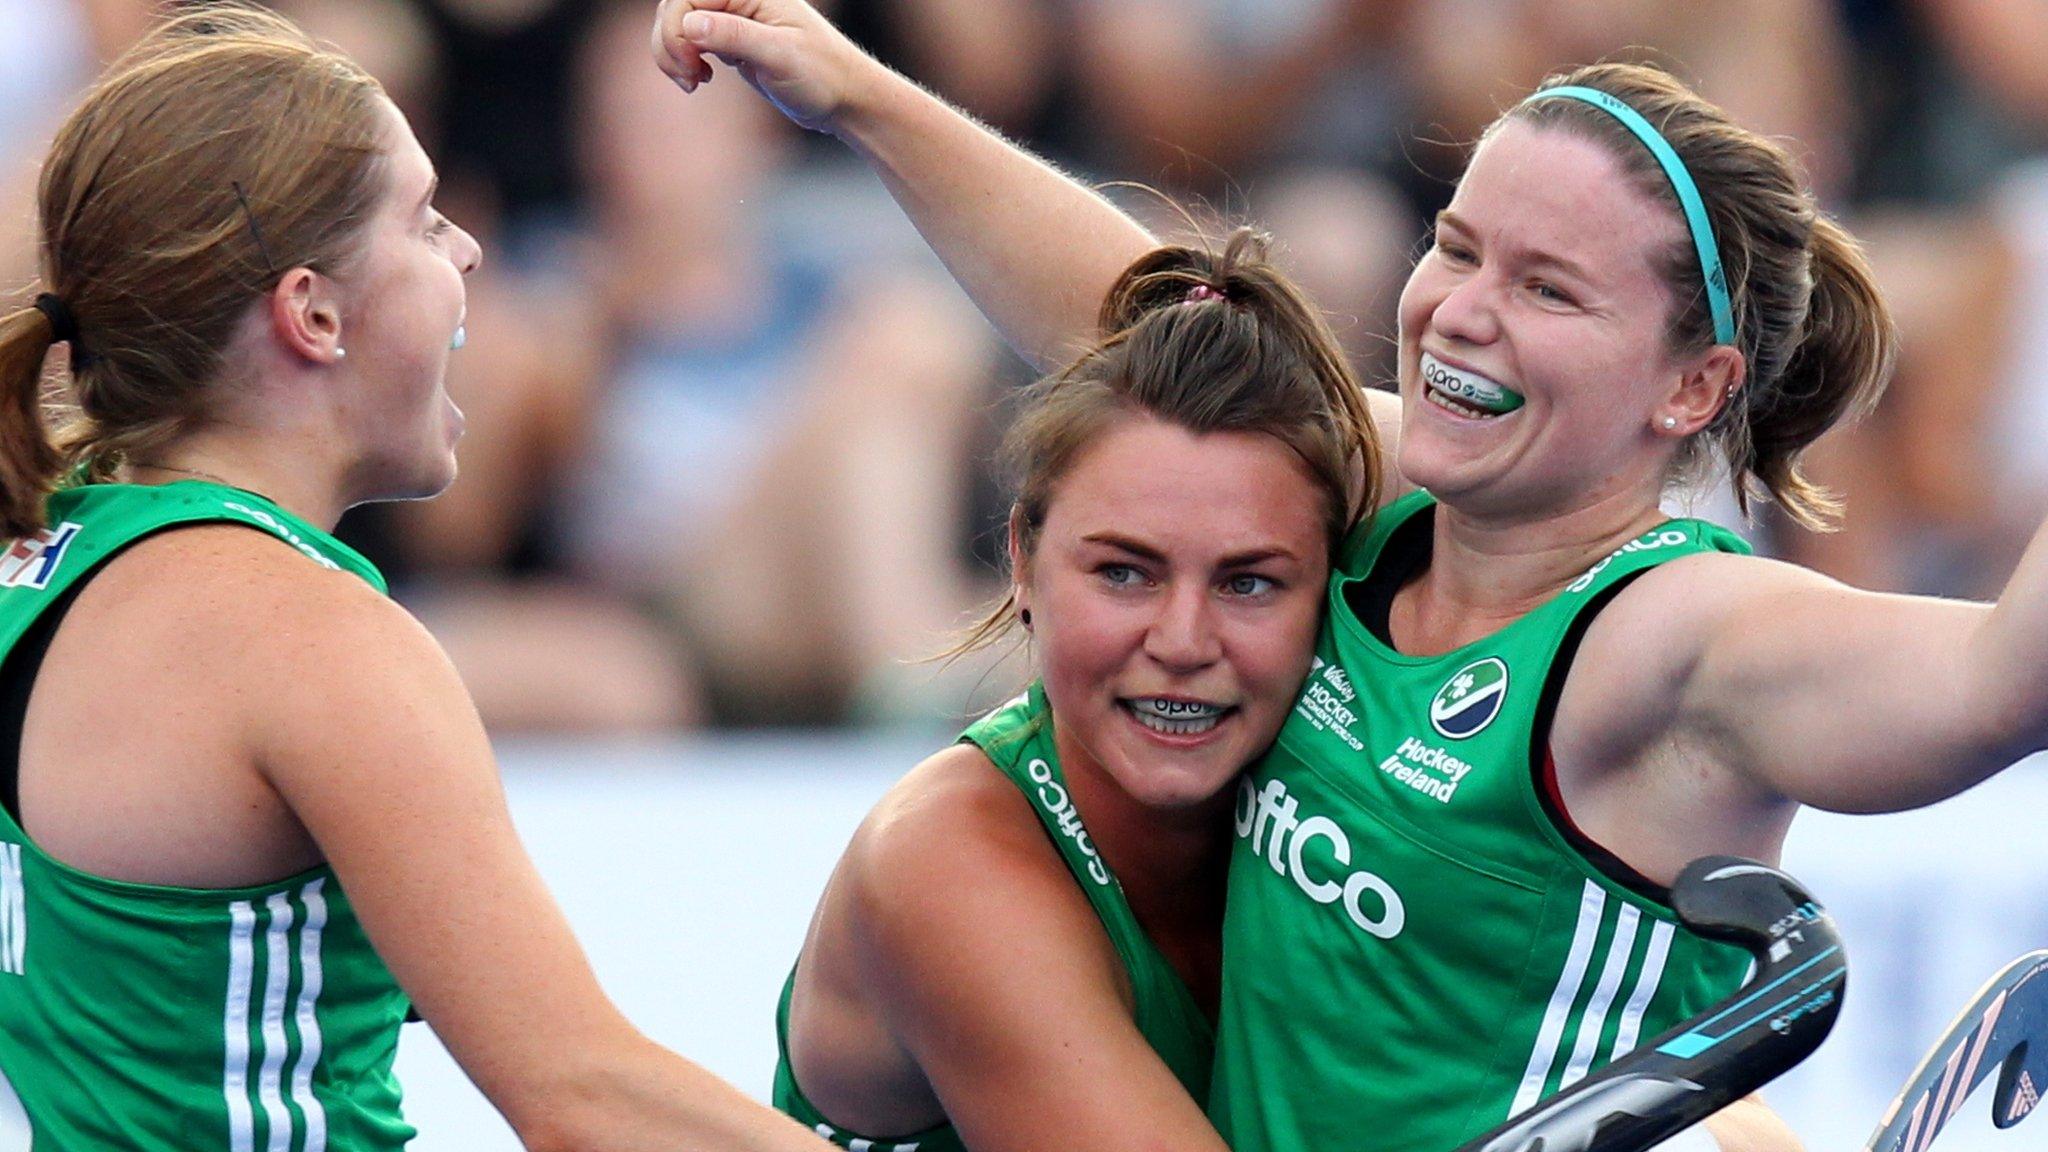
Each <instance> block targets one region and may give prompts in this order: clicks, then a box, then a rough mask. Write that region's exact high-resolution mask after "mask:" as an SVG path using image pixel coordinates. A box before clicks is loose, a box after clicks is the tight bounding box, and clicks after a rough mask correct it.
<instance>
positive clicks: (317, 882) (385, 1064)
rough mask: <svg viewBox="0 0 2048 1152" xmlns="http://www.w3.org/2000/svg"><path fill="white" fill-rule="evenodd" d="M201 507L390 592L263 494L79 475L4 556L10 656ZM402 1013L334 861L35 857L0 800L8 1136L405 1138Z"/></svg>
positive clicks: (355, 1150) (60, 1144)
mask: <svg viewBox="0 0 2048 1152" xmlns="http://www.w3.org/2000/svg"><path fill="white" fill-rule="evenodd" d="M201 522H222V523H234V524H246V525H249V526H251V527H252V528H254V529H256V530H258V531H262V532H267V533H270V534H271V535H274V536H276V537H278V538H279V539H281V540H283V541H285V542H286V543H288V544H290V545H292V546H293V547H295V548H297V549H298V550H299V551H300V552H301V553H303V554H305V555H306V556H307V557H308V558H310V559H311V560H312V561H314V562H316V563H319V564H322V565H325V566H326V567H328V568H337V569H341V570H344V571H348V572H353V573H355V574H356V575H359V576H361V577H362V578H363V579H364V580H367V581H369V582H370V584H372V585H373V586H375V587H376V588H377V589H378V590H379V591H383V590H384V581H383V577H381V576H380V575H379V574H378V573H377V570H376V569H375V568H374V567H372V566H371V565H370V563H369V561H367V560H365V559H364V558H363V557H362V556H360V555H358V554H357V553H356V552H354V551H353V550H351V549H350V548H348V547H347V546H346V545H344V544H342V543H341V542H340V541H338V540H336V539H334V538H333V537H332V536H329V535H328V534H327V533H325V532H322V531H320V530H319V529H317V528H315V527H313V526H312V525H310V524H308V523H306V522H305V521H303V520H300V519H299V518H298V517H296V516H293V515H292V514H291V513H289V512H287V511H285V510H284V509H283V508H280V507H278V506H277V505H276V504H273V503H271V502H270V501H268V500H266V499H264V498H262V497H260V496H256V495H254V494H252V493H248V492H243V491H239V490H237V489H233V488H227V487H223V486H220V485H217V484H209V483H204V482H200V481H191V480H188V481H181V482H179V483H175V484H166V485H163V486H160V487H158V486H137V485H127V484H93V485H87V486H84V487H79V488H73V489H70V490H67V491H64V492H61V493H58V494H57V495H56V496H54V497H52V498H51V500H50V502H49V523H50V526H49V527H48V528H47V529H46V530H44V531H43V532H41V533H39V534H37V535H35V536H27V537H22V538H19V539H16V540H14V541H12V542H11V543H7V544H6V545H5V548H4V552H0V659H4V658H5V656H6V655H9V654H11V653H12V652H13V651H14V650H15V647H16V645H17V644H18V643H19V642H20V640H21V638H22V635H23V633H24V632H25V631H27V629H28V628H29V626H30V625H31V624H32V623H33V622H34V621H35V620H36V618H37V617H38V616H40V615H41V614H42V613H43V612H44V611H45V610H46V609H47V608H49V607H50V605H51V603H52V602H53V601H54V600H55V599H56V598H57V597H58V596H59V595H61V594H62V593H63V592H64V591H65V590H66V589H68V588H70V587H71V586H72V585H73V584H75V583H76V582H77V581H79V580H80V579H83V578H84V577H85V576H86V575H88V574H89V573H91V572H92V571H93V570H94V569H95V568H97V567H98V566H99V565H101V564H102V563H104V562H106V561H107V560H108V559H109V558H111V557H112V556H113V555H114V554H115V553H117V552H119V551H120V550H121V549H123V548H125V547H127V546H128V545H129V544H132V543H134V542H135V541H137V540H139V539H141V538H143V537H145V536H148V535H150V534H152V533H155V532H159V531H162V530H164V529H167V528H171V527H174V526H177V525H181V524H194V523H201ZM406 1007H407V1004H406V1000H405V997H404V995H403V994H402V993H401V992H400V991H399V989H398V986H397V985H396V983H394V982H393V980H392V978H391V974H390V973H389V972H387V971H386V970H385V968H384V965H383V962H382V961H380V960H379V959H378V958H377V954H376V952H375V951H373V950H372V949H371V947H370V942H369V940H368V938H367V937H365V936H364V935H363V930H362V926H361V925H360V924H358V923H357V921H356V917H355V913H354V912H353V911H352V910H351V909H350V907H349V902H348V897H347V896H346V895H345V894H344V893H343V892H342V890H341V886H340V885H339V884H338V883H337V882H336V880H335V877H334V873H333V872H332V871H330V870H329V869H327V868H325V867H320V868H315V869H313V870H311V871H309V872H305V873H303V874H301V875H297V876H293V877H290V878H289V879H284V880H279V881H276V882H275V883H270V884H263V885H258V886H255V887H249V888H235V889H222V890H197V889H189V888H171V887H161V886H156V885H148V884H133V883H125V882H121V881H116V880H109V879H106V878H104V877H99V876H94V875H91V874H88V873H86V872H82V871H80V870H78V869H76V868H71V867H68V866H66V865H64V864H62V863H60V862H58V861H56V860H54V859H51V858H50V857H49V856H46V855H44V854H43V853H42V852H41V851H40V850H39V849H38V848H37V847H36V845H35V842H34V841H33V840H31V839H30V838H29V837H28V836H27V835H26V834H25V833H23V831H22V830H21V827H20V826H19V824H17V823H16V821H15V820H14V819H13V817H12V816H10V815H9V814H7V813H6V812H4V811H0V1152H20V1150H25V1149H27V1148H29V1147H30V1143H31V1140H33V1143H34V1148H35V1152H68V1150H73V1149H76V1150H81V1152H83V1150H89V1149H107V1148H125V1149H147V1150H159V1149H161V1150H163V1152H173V1150H175V1152H192V1150H195V1149H218V1150H219V1152H257V1150H261V1152H323V1150H328V1152H362V1150H372V1149H396V1148H399V1147H402V1146H403V1145H404V1144H405V1142H406V1141H407V1140H408V1139H410V1138H411V1136H412V1134H413V1130H412V1128H411V1127H410V1126H408V1125H407V1124H406V1123H405V1121H404V1120H403V1119H402V1118H401V1117H400V1115H399V1092H398V1083H397V1080H396V1079H395V1078H394V1077H393V1076H392V1073H391V1061H392V1057H393V1056H394V1055H395V1054H396V1052H397V1046H398V1029H399V1024H400V1023H401V1022H402V1020H403V1019H404V1016H405V1012H406Z"/></svg>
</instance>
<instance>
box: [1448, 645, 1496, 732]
mask: <svg viewBox="0 0 2048 1152" xmlns="http://www.w3.org/2000/svg"><path fill="white" fill-rule="evenodd" d="M1507 698H1508V666H1507V663H1506V662H1505V661H1503V660H1502V659H1501V658H1500V657H1498V656H1488V657H1487V658H1486V659H1484V660H1474V661H1473V662H1472V663H1470V664H1467V665H1465V666H1464V667H1463V668H1460V669H1458V670H1457V671H1456V672H1455V673H1452V675H1451V678H1450V679H1449V680H1446V681H1444V686H1443V687H1441V688H1439V689H1437V690H1436V697H1435V698H1434V699H1432V700H1431V701H1430V702H1429V726H1430V727H1432V728H1434V729H1436V730H1437V732H1438V733H1439V734H1441V735H1443V736H1447V737H1449V738H1450V739H1452V740H1463V739H1465V738H1466V737H1468V736H1477V735H1478V734H1479V733H1480V731H1481V730H1482V729H1484V728H1485V727H1486V726H1487V725H1488V724H1491V723H1493V718H1494V717H1495V716H1498V715H1500V707H1501V705H1502V704H1503V703H1505V702H1506V701H1507Z"/></svg>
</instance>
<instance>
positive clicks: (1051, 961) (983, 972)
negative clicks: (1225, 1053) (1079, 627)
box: [848, 784, 1225, 1152]
mask: <svg viewBox="0 0 2048 1152" xmlns="http://www.w3.org/2000/svg"><path fill="white" fill-rule="evenodd" d="M999 787H1001V788H1003V789H1008V786H1007V785H1006V784H999ZM990 800H992V801H993V803H990V802H988V801H990ZM932 811H934V809H932V808H927V809H926V814H927V815H929V814H931V812H932ZM947 812H948V815H949V816H950V817H951V818H950V819H949V820H948V821H947V822H946V828H947V836H946V847H945V848H944V849H942V850H939V851H935V850H934V849H935V847H936V844H935V841H934V839H933V838H932V837H931V836H930V834H929V828H928V827H926V828H925V834H923V835H918V834H917V833H916V831H915V830H913V829H911V828H909V827H908V826H906V825H901V824H899V825H898V826H897V827H896V828H894V829H892V830H891V832H890V833H885V834H884V835H883V836H881V837H873V838H871V837H866V836H865V834H864V837H863V841H857V842H856V845H855V847H854V848H853V849H852V850H851V852H850V854H849V861H848V862H849V872H848V879H849V889H850V893H849V894H850V897H851V900H852V904H853V910H854V918H853V919H854V922H855V924H856V925H857V926H856V927H855V929H854V931H853V932H852V933H851V936H852V939H851V941H850V942H849V944H850V947H851V949H852V951H853V957H854V967H855V969H856V971H857V973H858V978H859V980H860V983H861V985H862V987H863V988H864V989H866V990H867V991H868V994H869V996H870V997H871V998H872V1000H873V1002H874V1003H875V1004H876V1006H877V1007H878V1008H879V1009H880V1012H881V1015H882V1017H883V1018H884V1019H885V1020H886V1022H887V1026H888V1029H889V1032H890V1034H891V1035H893V1036H895V1037H896V1038H897V1040H898V1042H899V1043H901V1044H902V1045H903V1047H904V1048H905V1049H906V1050H907V1051H908V1052H909V1054H910V1055H911V1057H912V1058H913V1059H914V1060H915V1061H916V1062H917V1065H918V1067H919V1069H921V1070H922V1072H923V1075H924V1077H925V1079H926V1081H927V1082H928V1083H929V1084H930V1086H931V1089H932V1091H933V1093H934V1094H935V1095H936V1096H937V1097H938V1099H939V1101H940V1102H941V1104H942V1105H943V1106H944V1108H945V1111H946V1115H947V1118H948V1119H949V1120H950V1121H951V1122H952V1124H953V1126H954V1127H955V1128H956V1129H957V1130H958V1131H959V1133H960V1135H961V1138H962V1139H963V1140H964V1141H965V1143H966V1144H967V1146H968V1147H969V1148H972V1149H974V1152H1033V1150H1037V1149H1046V1148H1065V1149H1074V1150H1075V1152H1130V1150H1146V1149H1159V1150H1160V1152H1168V1150H1171V1152H1225V1147H1224V1144H1223V1141H1222V1138H1221V1137H1219V1136H1218V1135H1217V1134H1216V1131H1215V1129H1214V1128H1212V1127H1211V1126H1210V1125H1209V1122H1208V1119H1207V1118H1206V1117H1205V1116H1204V1115H1203V1114H1202V1110H1201V1108H1200V1106H1198V1105H1197V1104H1196V1103H1195V1101H1194V1100H1193V1099H1192V1098H1191V1097H1190V1096H1189V1095H1188V1093H1187V1090H1186V1089H1185V1088H1184V1087H1182V1086H1181V1084H1180V1082H1179V1081H1178V1080H1177V1079H1175V1077H1174V1075H1173V1073H1172V1072H1171V1071H1169V1070H1168V1068H1167V1067H1166V1065H1165V1063H1164V1062H1163V1061H1162V1060H1161V1059H1160V1057H1159V1056H1158V1055H1157V1054H1156V1053H1155V1052H1154V1051H1153V1050H1152V1048H1151V1046H1150V1045H1149V1044H1148V1043H1147V1042H1146V1040H1145V1037H1144V1036H1143V1034H1141V1033H1140V1032H1139V1031H1138V1027H1137V1024H1136V1023H1135V1021H1134V1020H1133V1018H1132V1008H1131V1005H1130V1003H1129V1002H1128V1000H1127V999H1126V993H1125V991H1124V987H1123V982H1124V979H1125V977H1124V976H1123V969H1122V964H1121V961H1119V960H1118V958H1117V954H1116V951H1115V949H1114V947H1113V946H1112V945H1111V944H1110V941H1109V938H1108V936H1107V934H1106V933H1105V932H1104V931H1103V929H1102V926H1101V923H1100V922H1099V921H1098V920H1097V919H1096V917H1095V913H1094V911H1093V910H1092V909H1091V907H1090V906H1089V904H1088V902H1087V898H1086V897H1085V896H1083V895H1082V894H1081V892H1080V891H1079V889H1078V888H1077V887H1076V885H1075V883H1074V881H1073V878H1072V877H1071V876H1070V875H1069V874H1068V873H1067V870H1066V866H1065V865H1064V864H1063V863H1061V861H1060V859H1059V857H1058V855H1057V854H1056V852H1055V851H1054V849H1053V848H1052V847H1051V845H1050V844H1049V843H1047V841H1046V838H1045V835H1044V833H1043V831H1041V830H1040V828H1039V826H1038V824H1037V821H1036V819H1035V818H1034V817H1033V816H1032V815H1031V812H1030V810H1029V809H1028V807H1026V805H1025V802H1024V800H1023V798H1022V797H1021V796H1019V795H1017V794H1016V793H1015V791H1014V790H1009V793H1008V795H1001V794H996V795H993V796H984V797H983V798H982V802H977V803H972V804H970V805H965V806H948V808H947Z"/></svg>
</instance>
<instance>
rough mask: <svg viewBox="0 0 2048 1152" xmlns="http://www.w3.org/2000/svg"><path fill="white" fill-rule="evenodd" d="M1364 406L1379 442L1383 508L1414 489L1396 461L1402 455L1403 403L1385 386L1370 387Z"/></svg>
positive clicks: (1396, 394)
mask: <svg viewBox="0 0 2048 1152" xmlns="http://www.w3.org/2000/svg"><path fill="white" fill-rule="evenodd" d="M1365 406H1366V410H1367V412H1369V413H1370V414H1371V416H1372V427H1373V432H1374V433H1375V434H1377V435H1378V436H1379V441H1380V503H1379V506H1380V507H1382V508H1384V507H1386V506H1387V505H1389V504H1391V503H1393V502H1394V501H1395V500H1398V499H1399V498H1401V497H1402V496H1405V495H1407V494H1408V493H1410V492H1412V491H1414V490H1415V486H1414V485H1413V484H1410V483H1408V482H1407V481H1406V480H1404V479H1402V477H1401V469H1400V467H1399V466H1398V465H1397V464H1396V461H1398V460H1400V458H1401V420H1402V412H1403V408H1402V404H1401V397H1400V394H1399V393H1395V392H1389V391H1387V390H1386V389H1384V388H1367V389H1366V390H1365Z"/></svg>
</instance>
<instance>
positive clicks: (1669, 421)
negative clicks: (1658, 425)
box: [1664, 416, 1678, 432]
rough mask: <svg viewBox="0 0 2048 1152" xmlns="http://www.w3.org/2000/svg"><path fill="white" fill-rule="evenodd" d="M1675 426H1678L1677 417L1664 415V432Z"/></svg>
mask: <svg viewBox="0 0 2048 1152" xmlns="http://www.w3.org/2000/svg"><path fill="white" fill-rule="evenodd" d="M1676 427H1678V417H1676V416H1666V417H1665V418H1664V430H1665V431H1666V432H1669V431H1671V430H1672V429H1673V428H1676Z"/></svg>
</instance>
